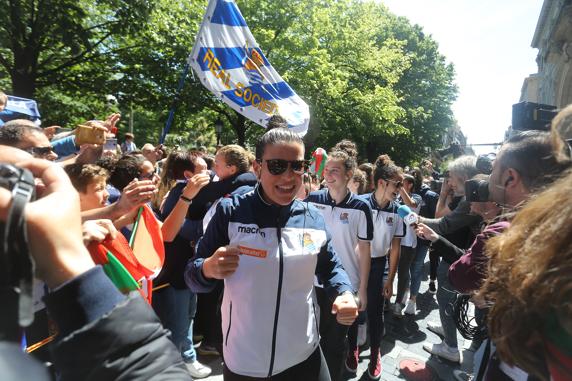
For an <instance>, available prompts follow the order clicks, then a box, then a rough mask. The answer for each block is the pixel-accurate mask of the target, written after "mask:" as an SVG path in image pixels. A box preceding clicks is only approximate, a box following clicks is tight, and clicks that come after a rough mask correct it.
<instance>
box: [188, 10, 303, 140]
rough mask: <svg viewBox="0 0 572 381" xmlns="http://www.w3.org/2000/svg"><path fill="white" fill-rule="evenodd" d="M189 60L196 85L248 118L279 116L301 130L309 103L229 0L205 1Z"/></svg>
mask: <svg viewBox="0 0 572 381" xmlns="http://www.w3.org/2000/svg"><path fill="white" fill-rule="evenodd" d="M189 60H190V64H191V67H192V68H193V70H194V71H195V73H197V75H198V77H199V78H200V80H201V83H202V84H203V85H204V86H205V87H206V88H207V89H208V90H209V91H211V92H212V93H214V94H215V95H216V96H217V97H218V98H219V99H221V100H222V101H223V102H225V103H226V104H228V105H229V106H230V107H232V108H233V109H234V110H236V111H237V112H239V113H241V114H242V115H244V116H245V117H247V118H248V119H250V120H252V121H253V122H255V123H257V124H259V125H261V126H263V127H266V124H267V122H268V119H270V117H271V116H272V115H274V114H279V115H281V116H282V117H284V118H285V119H286V120H287V121H288V127H289V128H290V129H291V130H292V131H293V132H296V133H298V134H299V135H301V136H303V135H305V134H306V132H307V130H308V123H309V121H310V112H309V109H308V105H307V104H306V103H305V102H304V101H303V100H302V99H301V98H300V97H299V96H298V95H297V94H296V93H295V92H294V90H292V88H291V87H290V86H289V85H288V84H287V83H286V82H284V80H283V79H282V77H281V76H280V74H278V73H277V72H276V70H274V68H273V67H272V65H271V64H270V62H268V60H267V59H266V57H265V56H264V53H262V51H261V50H260V48H259V46H258V44H257V43H256V40H255V39H254V37H253V36H252V33H251V32H250V29H248V26H247V25H246V21H245V20H244V18H243V17H242V14H241V13H240V10H239V9H238V7H237V5H236V4H235V2H234V0H210V1H209V5H208V7H207V11H206V13H205V17H204V19H203V23H202V24H201V28H200V29H199V33H198V35H197V39H196V41H195V46H194V47H193V50H192V52H191V55H190V56H189Z"/></svg>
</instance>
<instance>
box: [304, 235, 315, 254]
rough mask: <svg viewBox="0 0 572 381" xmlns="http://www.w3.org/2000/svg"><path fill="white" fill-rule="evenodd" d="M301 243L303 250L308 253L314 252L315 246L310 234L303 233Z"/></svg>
mask: <svg viewBox="0 0 572 381" xmlns="http://www.w3.org/2000/svg"><path fill="white" fill-rule="evenodd" d="M301 238H302V239H301V241H302V247H303V248H304V249H307V250H308V251H312V252H314V251H316V245H315V244H314V241H312V235H311V234H310V233H304V234H302V237H301Z"/></svg>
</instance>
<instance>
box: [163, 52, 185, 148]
mask: <svg viewBox="0 0 572 381" xmlns="http://www.w3.org/2000/svg"><path fill="white" fill-rule="evenodd" d="M190 68H191V55H190V54H189V57H188V58H187V63H186V65H185V68H184V69H183V74H182V75H181V78H180V79H179V84H178V86H177V93H176V94H175V99H173V103H172V104H171V109H170V110H169V116H168V117H167V122H166V123H165V128H163V131H162V132H161V138H160V139H159V144H163V143H165V138H166V137H167V134H168V133H169V130H170V129H171V125H172V124H173V119H175V111H176V110H177V105H178V103H179V97H180V96H181V91H182V90H183V86H184V85H185V78H187V75H188V74H189V70H190Z"/></svg>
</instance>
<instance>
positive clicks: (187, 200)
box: [179, 195, 193, 204]
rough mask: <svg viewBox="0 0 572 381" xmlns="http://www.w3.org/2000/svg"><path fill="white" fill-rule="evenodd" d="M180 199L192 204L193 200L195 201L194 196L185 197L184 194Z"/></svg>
mask: <svg viewBox="0 0 572 381" xmlns="http://www.w3.org/2000/svg"><path fill="white" fill-rule="evenodd" d="M179 199H180V200H183V202H185V203H187V204H190V203H191V202H193V199H192V198H188V197H185V196H183V195H181V197H179Z"/></svg>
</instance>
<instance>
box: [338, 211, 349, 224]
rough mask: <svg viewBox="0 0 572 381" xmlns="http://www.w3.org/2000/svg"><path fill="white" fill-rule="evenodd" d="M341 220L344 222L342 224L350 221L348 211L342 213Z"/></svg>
mask: <svg viewBox="0 0 572 381" xmlns="http://www.w3.org/2000/svg"><path fill="white" fill-rule="evenodd" d="M340 221H341V222H342V224H346V225H347V224H349V223H350V221H349V220H348V214H347V213H342V214H340Z"/></svg>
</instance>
